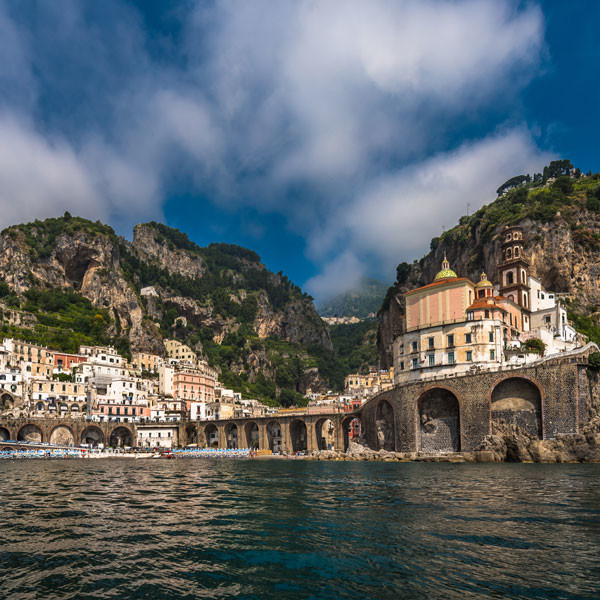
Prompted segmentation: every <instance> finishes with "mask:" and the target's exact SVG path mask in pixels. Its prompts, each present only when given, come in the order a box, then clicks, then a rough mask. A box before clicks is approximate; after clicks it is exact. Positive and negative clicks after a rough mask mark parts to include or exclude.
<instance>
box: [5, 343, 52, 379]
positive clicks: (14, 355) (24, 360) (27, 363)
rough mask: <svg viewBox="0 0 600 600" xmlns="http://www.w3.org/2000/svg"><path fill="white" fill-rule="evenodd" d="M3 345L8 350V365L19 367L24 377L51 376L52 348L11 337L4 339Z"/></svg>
mask: <svg viewBox="0 0 600 600" xmlns="http://www.w3.org/2000/svg"><path fill="white" fill-rule="evenodd" d="M3 345H4V348H5V349H6V350H7V351H8V362H9V366H10V367H12V368H17V369H20V370H21V372H22V373H23V377H24V378H26V379H29V378H31V377H47V378H51V377H52V372H53V370H54V355H53V352H52V350H49V349H48V348H45V347H43V346H36V345H35V344H28V343H27V342H23V341H21V340H13V339H5V340H4V342H3Z"/></svg>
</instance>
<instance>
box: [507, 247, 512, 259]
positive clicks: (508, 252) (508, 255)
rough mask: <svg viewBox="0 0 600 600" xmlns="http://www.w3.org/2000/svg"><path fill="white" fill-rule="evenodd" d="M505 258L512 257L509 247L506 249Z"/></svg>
mask: <svg viewBox="0 0 600 600" xmlns="http://www.w3.org/2000/svg"><path fill="white" fill-rule="evenodd" d="M506 258H512V250H511V249H510V248H509V249H508V250H507V251H506Z"/></svg>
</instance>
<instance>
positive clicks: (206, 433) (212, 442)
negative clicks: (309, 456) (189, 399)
mask: <svg viewBox="0 0 600 600" xmlns="http://www.w3.org/2000/svg"><path fill="white" fill-rule="evenodd" d="M355 418H356V417H355V415H353V414H351V413H343V412H335V413H317V414H310V413H308V414H307V413H306V412H302V411H298V412H295V413H292V414H275V415H270V416H268V417H260V418H245V419H227V420H221V421H197V422H188V423H187V424H185V426H184V429H185V431H184V436H183V437H182V438H180V439H186V440H187V443H197V444H198V445H199V446H208V447H211V446H212V447H218V448H250V449H256V450H270V451H272V452H278V451H282V452H303V451H306V452H311V451H313V450H326V449H327V448H328V447H329V445H331V446H332V447H333V448H335V449H336V450H342V449H346V448H347V447H348V428H349V426H350V423H351V422H352V421H353V420H354V419H355Z"/></svg>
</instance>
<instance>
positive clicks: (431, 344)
mask: <svg viewBox="0 0 600 600" xmlns="http://www.w3.org/2000/svg"><path fill="white" fill-rule="evenodd" d="M429 347H430V348H433V347H434V346H433V338H432V337H430V338H429Z"/></svg>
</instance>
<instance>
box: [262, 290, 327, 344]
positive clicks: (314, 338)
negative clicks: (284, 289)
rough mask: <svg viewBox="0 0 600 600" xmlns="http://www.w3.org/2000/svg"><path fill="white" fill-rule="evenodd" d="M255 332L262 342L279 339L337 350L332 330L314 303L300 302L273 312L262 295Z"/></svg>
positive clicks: (302, 300)
mask: <svg viewBox="0 0 600 600" xmlns="http://www.w3.org/2000/svg"><path fill="white" fill-rule="evenodd" d="M254 328H255V330H256V333H257V334H258V336H259V337H260V338H267V337H269V336H276V337H279V338H281V339H283V340H286V341H288V342H293V343H298V344H301V345H303V346H311V345H317V346H323V347H325V348H327V349H328V350H332V349H333V345H332V343H331V338H330V336H329V329H328V327H327V325H326V324H325V323H324V321H323V320H322V319H321V318H320V317H319V316H318V315H317V313H316V311H315V309H314V306H313V304H312V302H311V301H310V300H304V299H296V300H292V301H291V302H289V303H288V304H287V305H286V306H285V307H284V308H283V310H281V311H275V310H273V307H272V306H271V304H270V303H269V301H268V299H267V297H266V294H264V293H261V294H259V300H258V312H257V315H256V318H255V321H254Z"/></svg>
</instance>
